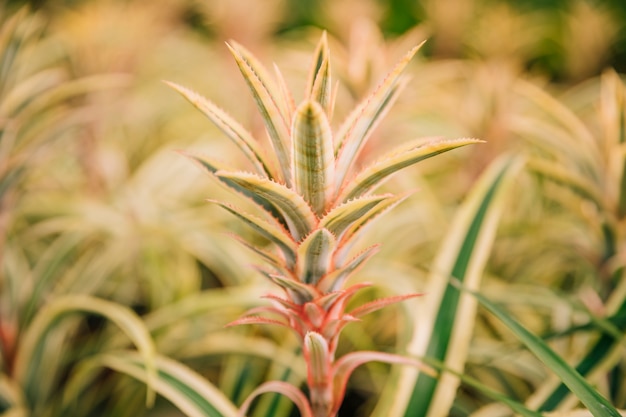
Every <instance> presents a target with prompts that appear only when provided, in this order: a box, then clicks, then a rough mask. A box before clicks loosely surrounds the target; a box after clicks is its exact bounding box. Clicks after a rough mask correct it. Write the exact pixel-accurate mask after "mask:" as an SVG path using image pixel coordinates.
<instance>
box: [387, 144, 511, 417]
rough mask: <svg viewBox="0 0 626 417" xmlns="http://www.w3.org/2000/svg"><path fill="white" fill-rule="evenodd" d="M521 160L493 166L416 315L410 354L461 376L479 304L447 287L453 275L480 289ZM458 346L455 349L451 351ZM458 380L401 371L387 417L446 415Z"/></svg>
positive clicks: (456, 227) (453, 232)
mask: <svg viewBox="0 0 626 417" xmlns="http://www.w3.org/2000/svg"><path fill="white" fill-rule="evenodd" d="M521 167H522V161H521V160H519V159H516V158H513V157H511V156H508V155H507V156H503V157H501V158H499V159H497V160H496V161H494V163H492V165H491V166H490V167H489V169H488V170H487V171H486V172H485V173H484V174H483V175H482V176H481V178H480V180H479V181H478V183H477V184H476V186H475V187H474V188H473V189H472V191H471V192H470V195H469V196H468V197H467V199H466V201H465V202H464V203H463V205H462V206H461V207H460V208H459V210H458V212H457V214H456V215H455V217H454V219H453V222H452V225H451V227H450V231H449V232H448V234H447V236H446V238H445V240H444V242H443V244H442V246H441V248H440V251H439V253H438V256H437V258H436V260H435V262H434V267H433V270H432V274H431V277H430V281H429V286H428V287H427V288H426V290H425V291H424V292H425V293H426V294H427V296H425V297H424V302H425V304H426V306H425V310H424V311H418V312H417V317H416V324H415V334H414V336H413V341H412V342H411V346H410V347H409V352H410V353H413V354H416V355H418V356H422V357H425V358H429V359H430V358H432V359H435V360H437V361H441V362H443V363H445V364H446V366H448V367H449V368H451V369H454V370H457V371H459V372H461V371H462V369H463V367H464V364H465V361H466V357H467V352H468V348H469V343H470V338H471V335H472V329H473V321H474V316H475V312H476V302H475V300H473V299H472V297H469V296H464V297H462V296H461V293H460V292H459V290H458V289H457V288H455V287H453V286H451V285H450V284H449V283H448V279H447V277H449V276H453V277H455V278H457V279H458V280H459V281H461V282H463V283H464V285H467V286H468V287H470V288H472V289H476V288H478V286H479V284H480V280H481V277H482V271H483V268H484V265H485V263H486V262H487V258H488V256H489V253H490V251H491V246H492V244H493V240H494V238H495V232H496V228H497V224H498V221H499V217H500V214H501V213H502V211H503V209H504V205H505V203H506V201H507V200H506V198H505V197H506V196H507V195H508V193H507V191H508V190H510V188H511V185H512V181H513V178H514V177H515V175H517V173H518V172H519V171H520V169H521ZM452 346H454V349H452V348H451V347H452ZM458 384H459V380H458V378H456V377H454V376H453V375H451V374H443V375H441V376H440V378H432V377H431V376H429V375H425V374H423V373H422V374H419V375H417V374H416V373H415V372H412V371H411V370H403V373H402V375H401V380H400V383H399V385H400V386H401V387H402V389H401V392H400V393H397V397H396V398H397V401H396V402H395V404H393V405H392V406H391V407H392V410H391V412H389V413H388V415H389V416H406V417H408V416H439V415H447V414H448V413H449V410H450V407H451V406H452V403H453V401H454V397H455V392H456V389H457V387H458Z"/></svg>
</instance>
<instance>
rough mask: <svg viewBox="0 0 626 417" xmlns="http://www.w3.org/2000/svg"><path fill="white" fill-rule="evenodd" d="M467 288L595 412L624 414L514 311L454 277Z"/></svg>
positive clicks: (609, 415) (615, 416) (610, 415)
mask: <svg viewBox="0 0 626 417" xmlns="http://www.w3.org/2000/svg"><path fill="white" fill-rule="evenodd" d="M453 283H455V285H457V286H459V288H461V289H462V290H463V291H466V292H467V293H469V294H471V295H472V296H473V297H475V298H476V299H477V300H478V301H479V302H480V304H481V305H482V306H483V307H485V308H486V309H487V310H488V311H489V312H491V313H492V314H493V315H494V316H496V317H497V318H498V319H500V321H502V322H503V323H504V324H505V325H506V327H507V328H508V329H509V330H511V331H512V332H513V333H515V335H516V336H517V338H518V339H519V340H521V341H522V342H523V343H524V345H526V347H527V348H528V349H529V350H530V351H531V352H532V353H533V354H534V355H535V356H537V358H539V360H541V362H543V363H544V364H545V365H546V366H547V367H548V368H550V369H551V370H552V372H554V373H555V374H556V375H558V377H559V378H560V379H561V381H563V383H564V384H565V385H567V387H568V388H569V389H570V390H571V391H572V392H573V393H574V394H575V395H576V396H577V397H578V399H579V400H580V401H581V402H582V403H583V404H584V405H585V406H586V407H587V408H588V409H589V411H591V413H592V414H593V415H594V416H606V417H620V416H621V414H620V413H619V412H618V411H617V410H616V409H615V407H613V405H612V404H611V403H610V402H609V401H608V400H607V399H606V398H604V397H603V396H602V395H600V394H599V393H598V391H596V389H595V388H593V387H592V386H591V384H589V382H587V381H586V380H585V378H583V377H582V376H581V375H580V373H578V372H577V371H576V370H575V369H574V368H572V367H571V366H570V365H568V363H567V362H566V361H565V360H564V359H563V358H562V357H561V356H559V355H558V354H557V353H556V352H555V351H554V350H552V349H551V348H550V346H548V345H547V344H546V343H545V342H544V341H543V340H541V338H539V337H538V336H536V335H534V334H533V333H532V332H530V331H529V330H528V329H526V328H525V327H524V326H523V325H521V324H520V323H519V322H518V321H517V320H515V319H514V318H513V317H512V316H511V315H509V314H508V313H506V312H505V311H504V310H503V309H502V308H500V307H499V306H497V305H496V304H495V303H493V302H492V301H491V300H489V299H488V298H486V297H484V296H483V295H482V294H479V293H477V292H476V291H471V290H469V289H467V288H465V287H464V286H462V285H460V283H458V282H456V281H454V282H453Z"/></svg>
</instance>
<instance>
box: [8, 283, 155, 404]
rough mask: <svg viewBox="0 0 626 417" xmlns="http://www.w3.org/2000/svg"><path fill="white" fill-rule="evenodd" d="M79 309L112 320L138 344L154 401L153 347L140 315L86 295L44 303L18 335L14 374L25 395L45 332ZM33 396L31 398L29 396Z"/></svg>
mask: <svg viewBox="0 0 626 417" xmlns="http://www.w3.org/2000/svg"><path fill="white" fill-rule="evenodd" d="M76 312H82V313H90V314H98V315H101V316H103V317H105V318H107V319H109V320H111V321H112V322H113V323H115V324H116V325H117V326H118V327H119V328H120V329H121V330H122V331H123V332H124V333H125V334H126V336H128V338H129V339H130V340H131V341H132V342H133V343H134V344H135V345H136V346H137V348H138V349H139V352H140V353H141V357H142V360H143V361H144V362H145V368H146V379H147V383H148V397H147V403H148V404H152V403H153V401H154V391H153V389H154V380H155V377H156V365H155V355H156V350H155V347H154V343H153V341H152V338H151V337H150V333H149V332H148V330H147V329H146V327H145V325H144V324H143V322H142V321H141V319H140V318H139V317H138V316H137V315H136V314H135V313H134V312H133V311H132V310H131V309H129V308H127V307H125V306H122V305H120V304H116V303H113V302H111V301H106V300H102V299H99V298H95V297H91V296H86V295H67V296H63V297H58V298H56V299H55V300H54V301H52V302H50V303H49V304H47V305H45V306H44V307H43V308H42V309H41V310H39V312H38V313H37V315H36V316H35V318H34V320H33V322H32V323H31V324H30V325H29V326H28V328H27V329H26V330H25V332H24V334H23V335H22V338H21V343H20V349H19V350H18V351H17V355H16V358H15V376H16V378H17V379H18V380H19V381H20V383H21V384H22V386H24V387H25V391H26V394H27V396H29V397H32V395H33V391H35V390H36V389H37V385H38V383H39V382H38V379H39V378H40V377H41V375H39V374H38V372H37V370H38V364H40V363H41V362H42V361H45V355H46V354H50V352H47V351H46V336H47V334H48V332H49V330H50V329H51V328H52V327H54V326H55V325H56V324H58V322H59V321H60V320H61V319H62V318H64V317H65V316H67V315H68V314H71V313H76ZM29 399H30V400H32V398H29Z"/></svg>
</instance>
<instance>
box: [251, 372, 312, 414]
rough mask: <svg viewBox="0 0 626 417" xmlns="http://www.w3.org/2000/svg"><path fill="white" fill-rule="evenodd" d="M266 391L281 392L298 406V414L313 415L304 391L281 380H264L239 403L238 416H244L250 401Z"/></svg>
mask: <svg viewBox="0 0 626 417" xmlns="http://www.w3.org/2000/svg"><path fill="white" fill-rule="evenodd" d="M268 392H274V393H278V394H282V395H284V396H285V397H287V398H289V399H290V400H291V401H293V403H294V404H295V405H296V407H298V410H299V411H300V415H301V416H302V417H314V415H313V410H312V409H311V405H310V404H309V400H308V399H307V398H306V395H304V393H303V392H302V391H300V390H299V389H298V388H296V387H294V386H293V385H291V384H289V383H287V382H283V381H269V382H265V383H263V384H261V385H260V386H259V387H258V388H257V389H255V390H254V391H252V393H251V394H250V395H249V396H248V398H246V400H245V401H244V402H243V404H242V405H241V408H240V409H239V416H240V417H244V416H245V415H246V413H247V412H248V408H250V405H251V404H252V401H254V399H255V398H256V397H258V396H259V395H261V394H265V393H268Z"/></svg>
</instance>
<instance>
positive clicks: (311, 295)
mask: <svg viewBox="0 0 626 417" xmlns="http://www.w3.org/2000/svg"><path fill="white" fill-rule="evenodd" d="M268 276H269V278H270V279H271V280H272V281H273V282H274V283H275V284H277V285H278V286H280V287H282V288H284V289H285V290H286V291H287V292H288V293H289V294H290V299H291V300H292V301H293V302H295V303H298V304H304V303H308V302H309V301H313V300H314V299H316V298H317V297H318V296H319V291H318V290H317V289H316V288H315V287H313V286H311V285H308V284H304V283H302V282H299V281H296V280H294V279H291V278H285V277H283V276H280V275H275V274H268Z"/></svg>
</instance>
